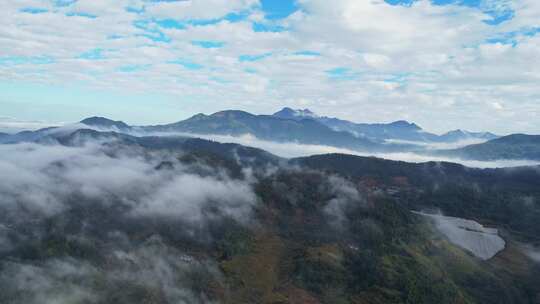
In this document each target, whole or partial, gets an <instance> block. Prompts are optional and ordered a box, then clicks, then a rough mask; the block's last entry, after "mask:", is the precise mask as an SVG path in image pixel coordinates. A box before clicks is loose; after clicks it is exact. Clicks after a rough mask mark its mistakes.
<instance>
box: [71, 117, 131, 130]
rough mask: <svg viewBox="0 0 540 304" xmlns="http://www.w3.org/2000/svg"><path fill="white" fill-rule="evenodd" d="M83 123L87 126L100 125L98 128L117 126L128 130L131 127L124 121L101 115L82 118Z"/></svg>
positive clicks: (119, 128)
mask: <svg viewBox="0 0 540 304" xmlns="http://www.w3.org/2000/svg"><path fill="white" fill-rule="evenodd" d="M81 123H82V124H85V125H87V126H92V127H98V128H117V129H118V130H126V129H129V128H130V127H129V125H127V124H126V123H125V122H123V121H119V120H111V119H108V118H105V117H100V116H93V117H89V118H86V119H83V120H81Z"/></svg>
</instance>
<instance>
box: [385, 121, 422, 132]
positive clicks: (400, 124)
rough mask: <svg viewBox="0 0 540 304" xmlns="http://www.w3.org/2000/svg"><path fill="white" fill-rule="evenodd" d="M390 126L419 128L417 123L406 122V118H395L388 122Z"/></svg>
mask: <svg viewBox="0 0 540 304" xmlns="http://www.w3.org/2000/svg"><path fill="white" fill-rule="evenodd" d="M389 125H390V126H392V127H396V128H407V129H413V130H421V129H422V128H420V127H419V126H418V125H417V124H415V123H413V122H408V121H406V120H397V121H394V122H392V123H390V124H389Z"/></svg>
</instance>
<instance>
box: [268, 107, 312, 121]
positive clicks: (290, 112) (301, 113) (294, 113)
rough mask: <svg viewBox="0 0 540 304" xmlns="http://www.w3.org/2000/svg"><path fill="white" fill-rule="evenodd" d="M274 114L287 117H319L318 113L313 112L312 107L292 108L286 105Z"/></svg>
mask: <svg viewBox="0 0 540 304" xmlns="http://www.w3.org/2000/svg"><path fill="white" fill-rule="evenodd" d="M273 116H276V117H279V118H285V119H303V118H317V117H319V116H318V115H317V114H315V113H313V112H312V111H311V110H310V109H296V110H294V109H291V108H289V107H285V108H283V109H281V110H280V111H278V112H276V113H274V114H273Z"/></svg>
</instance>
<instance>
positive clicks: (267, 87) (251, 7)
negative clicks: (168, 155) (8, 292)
mask: <svg viewBox="0 0 540 304" xmlns="http://www.w3.org/2000/svg"><path fill="white" fill-rule="evenodd" d="M299 5H300V6H301V8H302V10H301V11H298V12H296V13H294V14H292V15H291V16H289V17H288V18H286V19H284V20H281V21H276V22H274V23H275V24H276V25H280V26H285V27H286V28H287V29H289V30H287V31H283V32H257V31H255V30H254V29H253V24H252V22H260V23H262V24H266V25H272V24H273V23H272V22H271V21H268V20H265V19H264V18H263V15H264V14H263V12H262V11H261V9H260V5H259V4H258V1H255V0H245V1H244V0H242V1H225V0H204V1H202V0H201V1H180V2H163V1H162V2H155V3H150V2H141V1H136V0H122V1H114V3H113V2H111V1H105V0H99V1H86V0H80V1H78V2H76V3H75V4H72V5H70V6H66V7H55V6H52V5H51V4H50V2H48V1H38V0H32V1H13V0H9V1H5V2H3V3H2V4H1V5H0V8H2V10H1V11H0V58H2V57H22V58H32V57H39V56H47V57H50V58H52V59H53V60H54V61H53V63H51V64H42V65H36V64H31V63H28V62H27V63H24V62H23V63H20V64H1V63H0V77H1V78H3V79H10V80H13V79H18V80H24V81H34V82H39V83H57V84H64V85H75V84H80V83H84V84H85V85H89V86H91V87H94V88H100V89H105V90H123V91H129V92H161V93H163V94H167V95H170V96H173V98H174V99H176V100H177V101H178V103H179V104H181V106H185V104H186V103H189V108H190V109H191V111H192V112H200V111H204V112H212V111H216V110H220V109H225V108H243V109H246V110H250V111H254V112H258V113H261V112H271V111H274V110H276V108H279V107H281V106H283V105H285V104H286V103H288V104H287V105H290V106H293V107H295V106H302V107H311V108H313V109H314V110H316V111H317V112H321V113H324V114H327V115H333V116H340V117H343V118H347V119H351V120H354V121H362V122H375V121H377V122H380V121H393V120H397V119H403V118H405V119H410V120H414V121H415V122H417V123H418V124H420V125H421V126H423V127H426V128H428V129H430V130H432V131H436V132H443V131H447V130H449V129H456V128H458V127H459V128H465V129H471V130H473V131H486V130H489V131H494V132H497V133H502V134H504V133H509V132H532V133H535V132H539V131H540V122H539V121H538V120H537V119H534V118H535V117H536V116H537V115H538V114H540V113H539V111H540V109H539V108H538V102H539V97H538V94H537V83H538V82H539V81H540V55H539V54H540V51H539V50H540V42H539V39H540V38H539V36H540V35H534V36H531V35H523V34H520V33H521V32H522V31H523V30H524V29H527V28H532V27H534V26H538V22H539V21H538V20H540V7H539V5H538V1H535V0H518V1H511V2H509V1H504V2H502V3H501V2H500V1H485V2H482V8H483V9H485V10H488V9H489V10H494V11H503V10H504V9H506V8H509V7H510V8H512V9H513V10H514V11H515V16H514V18H513V19H511V20H508V21H505V22H503V23H501V24H499V25H488V24H486V23H485V22H484V20H490V19H491V16H489V15H487V14H484V13H482V12H481V10H479V9H477V8H472V7H466V6H457V5H433V4H431V2H430V1H427V0H422V1H416V2H415V3H414V4H413V5H411V6H410V7H406V6H391V5H388V4H387V3H385V2H384V1H382V0H374V1H355V0H338V1H332V2H328V1H323V0H303V1H299ZM127 6H129V7H135V8H141V7H143V6H144V7H145V11H144V13H141V14H136V13H132V12H127V11H126V10H125V8H126V7H127ZM27 7H42V8H47V9H48V10H49V11H48V12H47V13H42V14H29V13H24V12H21V11H20V9H22V8H27ZM209 8H212V9H209ZM241 11H242V12H246V14H247V17H246V19H245V20H242V21H240V22H230V21H227V20H222V21H219V22H210V23H208V24H196V25H193V24H191V25H190V24H186V25H185V28H183V29H175V28H169V29H166V28H160V27H159V26H158V25H157V24H155V23H153V22H152V20H155V19H162V18H172V19H176V20H188V19H189V20H193V19H216V18H221V17H223V16H225V15H227V14H228V13H231V12H241ZM73 12H76V13H87V14H91V15H96V16H98V17H97V18H95V19H92V18H86V17H81V16H78V17H77V16H74V17H69V16H66V14H68V13H73ZM136 25H137V26H136ZM158 31H161V32H162V33H163V34H164V35H165V36H163V37H167V38H169V39H171V40H170V42H168V43H167V42H163V41H155V40H151V39H149V38H148V36H153V37H160V36H159V35H161V34H159V32H158ZM505 33H515V34H514V35H515V37H514V38H512V39H514V40H516V42H517V44H516V45H515V46H513V45H512V44H509V43H506V42H505V41H504V39H507V38H504V37H506V36H505V35H508V34H505ZM111 37H113V38H115V39H111ZM163 37H162V38H163ZM496 37H503V38H504V39H502V41H501V42H500V43H487V42H486V41H487V40H488V39H492V38H496ZM193 40H209V41H220V42H223V43H224V45H223V47H220V48H215V49H204V48H201V47H198V46H194V45H192V44H191V41H193ZM93 49H101V50H102V54H103V56H104V58H103V59H101V60H89V59H84V58H78V57H79V56H80V55H81V54H82V53H85V52H88V51H91V50H93ZM299 51H315V52H318V53H320V54H321V56H293V55H292V54H293V53H295V52H299ZM266 53H269V54H271V56H268V57H266V58H264V60H259V61H253V62H239V60H238V57H239V56H241V55H261V54H266ZM175 59H182V60H188V61H191V62H194V63H197V64H199V65H201V67H202V68H201V69H196V70H190V69H186V68H185V67H182V66H180V65H173V64H167V62H168V61H171V60H175ZM134 65H137V66H141V67H144V68H143V69H140V70H138V71H136V72H133V73H121V72H119V71H118V70H119V68H120V67H125V66H134ZM337 67H345V68H349V69H351V71H352V73H355V75H358V77H355V78H354V79H348V80H339V81H336V80H335V79H334V80H333V79H331V78H330V77H328V75H327V73H326V72H325V71H328V70H331V69H334V68H337ZM396 75H398V76H399V75H401V77H402V78H401V79H399V81H397V80H396ZM193 101H197V103H195V102H193ZM149 102H152V101H149ZM496 104H499V105H502V106H503V107H504V110H502V109H497V108H498V107H497V106H495V108H494V105H496ZM489 109H492V110H494V111H489ZM156 122H158V121H156ZM509 122H512V123H509Z"/></svg>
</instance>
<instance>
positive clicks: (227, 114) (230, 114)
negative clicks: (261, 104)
mask: <svg viewBox="0 0 540 304" xmlns="http://www.w3.org/2000/svg"><path fill="white" fill-rule="evenodd" d="M210 116H211V117H222V118H232V119H234V118H246V117H253V116H255V115H253V114H251V113H249V112H246V111H240V110H225V111H219V112H216V113H214V114H212V115H210Z"/></svg>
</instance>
